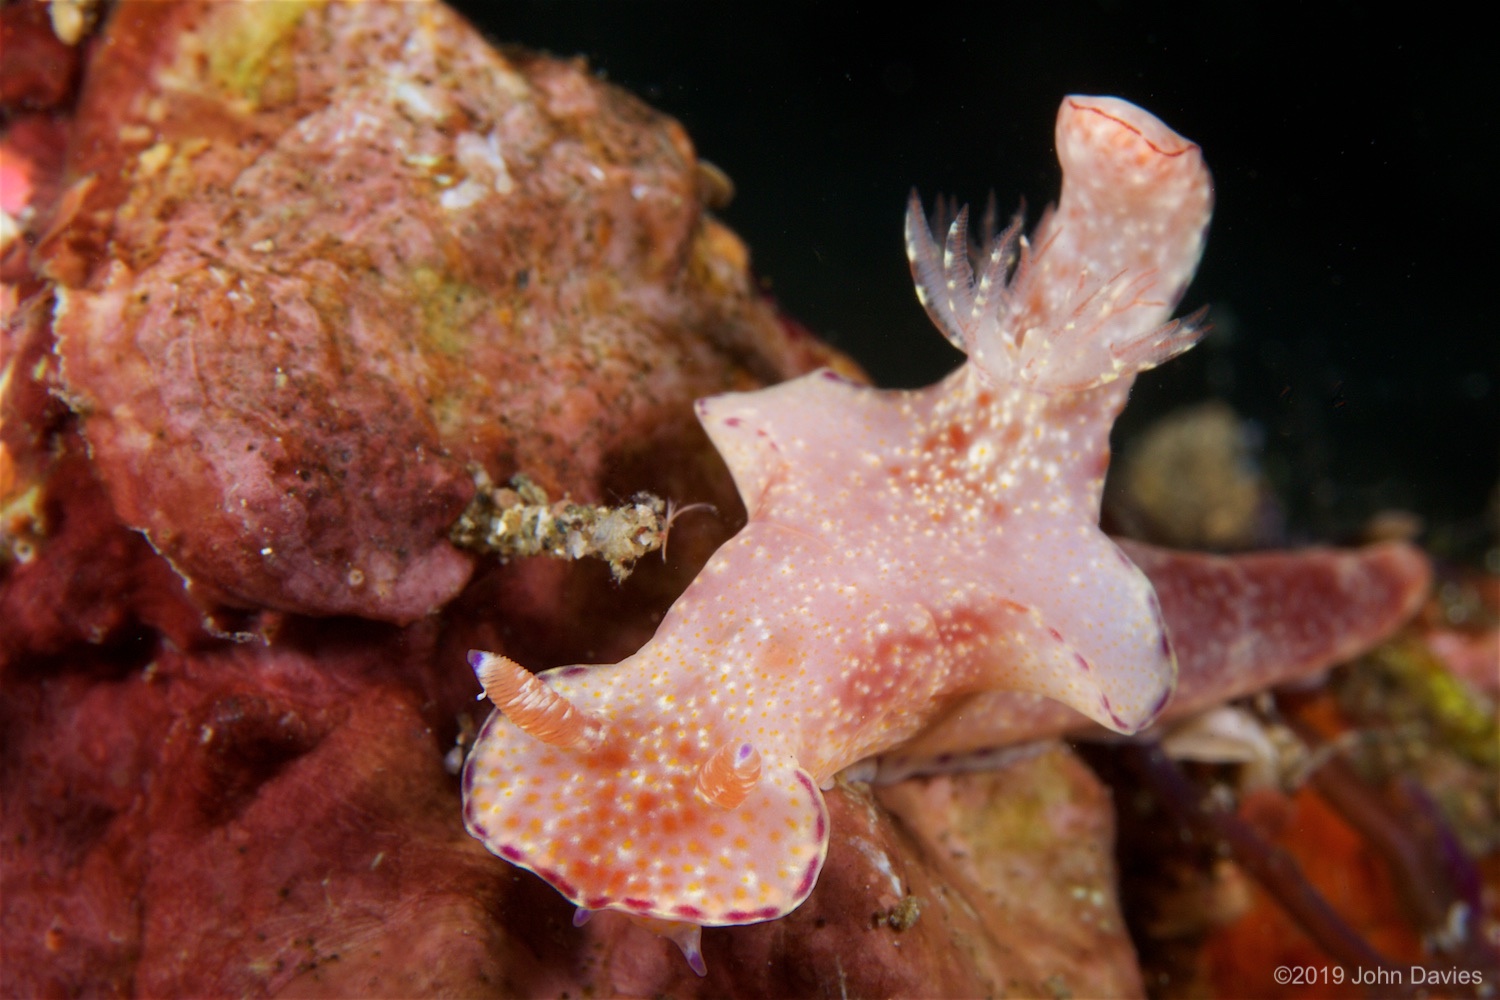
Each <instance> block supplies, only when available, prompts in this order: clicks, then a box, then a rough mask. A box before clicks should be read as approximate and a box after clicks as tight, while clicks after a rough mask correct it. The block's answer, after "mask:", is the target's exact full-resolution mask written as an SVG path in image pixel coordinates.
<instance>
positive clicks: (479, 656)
mask: <svg viewBox="0 0 1500 1000" xmlns="http://www.w3.org/2000/svg"><path fill="white" fill-rule="evenodd" d="M469 665H470V666H472V667H473V668H474V673H475V674H476V675H477V676H478V677H479V684H480V686H481V687H483V688H484V693H485V696H486V697H488V698H489V699H490V701H492V702H494V704H495V707H496V708H497V709H499V710H500V711H501V712H503V713H504V714H505V716H506V717H507V718H509V719H510V721H512V722H514V723H515V724H516V728H517V729H519V730H521V731H522V732H523V733H525V734H526V735H528V736H530V737H532V738H533V739H536V740H540V741H541V742H543V743H545V744H547V745H548V746H554V747H559V748H563V749H571V748H580V747H587V746H590V745H592V744H595V743H597V742H598V740H599V737H600V736H601V734H602V732H603V726H602V725H601V724H600V723H599V721H598V720H596V719H593V718H591V717H590V716H589V715H588V714H587V713H585V712H582V711H580V710H579V709H577V708H576V707H574V705H573V703H572V702H570V701H568V699H566V698H564V697H563V696H562V695H560V694H558V693H557V692H556V691H553V690H552V689H551V688H549V687H548V686H547V685H546V684H544V683H542V682H541V681H539V680H537V678H536V676H535V675H533V674H532V673H531V672H530V671H528V670H527V669H526V668H525V667H523V666H521V665H520V664H519V663H517V662H516V661H515V660H512V659H511V658H510V657H508V656H501V655H500V654H498V653H486V652H484V651H483V650H479V649H474V650H470V651H469Z"/></svg>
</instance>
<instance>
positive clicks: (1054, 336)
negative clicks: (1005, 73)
mask: <svg viewBox="0 0 1500 1000" xmlns="http://www.w3.org/2000/svg"><path fill="white" fill-rule="evenodd" d="M1057 151H1058V159H1059V161H1060V162H1061V163H1062V167H1063V189H1062V195H1061V197H1060V198H1059V199H1058V203H1057V206H1056V208H1055V209H1053V210H1052V211H1050V212H1048V213H1047V214H1046V215H1044V217H1043V219H1042V221H1041V223H1040V224H1039V225H1038V226H1037V230H1036V233H1035V236H1034V238H1033V240H1032V241H1031V242H1030V243H1028V242H1027V241H1026V240H1024V239H1022V240H1020V241H1019V243H1018V241H1017V234H1018V232H1019V229H1018V226H1016V225H1012V227H1011V228H1010V229H1007V230H1006V232H1005V233H1004V234H1002V235H1001V236H1000V237H999V238H997V239H995V240H993V241H992V242H991V244H990V245H989V246H988V247H986V248H983V250H984V252H985V253H986V254H987V257H988V260H987V262H986V264H985V267H984V269H983V271H982V273H981V275H980V277H979V279H978V283H977V284H975V277H974V271H973V266H972V264H971V263H970V261H969V249H968V233H967V216H966V214H965V213H963V212H960V213H959V216H958V218H957V219H955V221H954V223H953V225H952V226H951V227H950V228H949V230H948V234H947V238H946V240H945V241H944V247H943V250H942V252H941V254H940V253H939V251H938V248H937V246H936V243H935V241H934V239H933V236H932V234H931V232H929V230H928V226H927V223H926V221H925V220H924V219H923V217H922V206H921V202H920V200H919V199H918V198H917V196H916V194H915V192H913V194H912V198H911V201H910V203H909V205H908V207H907V214H906V249H907V256H908V258H909V259H910V261H911V268H912V276H913V278H914V280H915V282H916V286H917V297H918V299H919V300H920V301H921V302H922V304H923V306H925V307H926V309H927V312H928V315H930V316H931V317H932V319H933V322H934V323H935V324H936V325H937V327H938V329H939V330H941V331H942V332H943V334H944V335H945V336H946V337H948V339H949V340H951V341H952V342H953V343H954V344H955V345H956V346H957V347H959V349H960V350H962V351H964V352H965V353H967V354H968V355H969V357H970V358H971V359H972V360H973V361H974V363H975V364H976V365H977V366H978V367H979V369H980V370H981V371H983V372H985V373H986V375H988V376H989V378H990V379H991V380H992V381H993V382H994V383H996V384H1005V383H1008V382H1012V381H1017V380H1019V381H1024V382H1027V383H1029V384H1030V385H1032V386H1033V387H1034V388H1036V389H1038V390H1040V391H1045V392H1082V391H1084V390H1087V389H1090V388H1093V387H1095V386H1098V385H1103V384H1105V383H1107V382H1112V381H1114V380H1115V379H1118V378H1126V377H1129V376H1132V375H1135V374H1136V373H1138V372H1141V371H1144V370H1145V369H1147V368H1152V367H1154V366H1156V365H1159V364H1161V363H1162V362H1164V361H1166V360H1168V359H1170V358H1172V357H1175V356H1176V355H1177V354H1180V353H1181V352H1183V351H1185V350H1187V349H1188V348H1189V347H1191V346H1192V345H1193V344H1194V343H1196V342H1197V340H1198V339H1199V338H1200V337H1201V336H1202V334H1203V332H1204V330H1205V329H1206V328H1205V327H1204V326H1203V324H1202V323H1201V322H1200V320H1201V316H1199V317H1195V318H1192V319H1189V320H1185V321H1178V322H1175V323H1168V322H1167V319H1168V317H1169V316H1170V315H1171V313H1172V309H1173V308H1174V307H1175V306H1176V304H1177V302H1178V300H1179V299H1180V298H1181V297H1182V293H1183V291H1185V290H1186V287H1187V283H1188V280H1189V279H1190V278H1191V277H1192V274H1193V271H1194V269H1195V268H1196V267H1197V263H1198V258H1199V257H1200V256H1201V254H1202V251H1203V238H1204V232H1205V231H1206V229H1207V226H1208V221H1209V216H1210V215H1211V213H1212V207H1213V183H1212V180H1211V178H1210V176H1209V173H1208V168H1207V167H1206V166H1204V163H1203V157H1202V155H1201V154H1200V152H1199V150H1198V147H1197V146H1196V145H1195V144H1193V143H1191V142H1189V141H1187V140H1186V139H1184V138H1182V137H1181V136H1179V135H1178V134H1177V133H1175V132H1173V131H1172V130H1171V129H1169V128H1168V127H1167V126H1166V125H1164V124H1163V123H1162V122H1161V121H1160V120H1159V119H1157V118H1156V117H1154V116H1153V115H1151V114H1149V113H1147V112H1146V111H1143V110H1142V109H1140V108H1138V107H1136V106H1135V105H1133V104H1130V103H1128V102H1126V101H1122V100H1120V99H1118V98H1113V97H1083V96H1074V97H1069V98H1067V99H1066V100H1064V101H1063V105H1062V108H1061V110H1060V111H1059V112H1058V118H1057ZM1018 246H1019V252H1018V249H1017V248H1018ZM1033 247H1034V249H1033Z"/></svg>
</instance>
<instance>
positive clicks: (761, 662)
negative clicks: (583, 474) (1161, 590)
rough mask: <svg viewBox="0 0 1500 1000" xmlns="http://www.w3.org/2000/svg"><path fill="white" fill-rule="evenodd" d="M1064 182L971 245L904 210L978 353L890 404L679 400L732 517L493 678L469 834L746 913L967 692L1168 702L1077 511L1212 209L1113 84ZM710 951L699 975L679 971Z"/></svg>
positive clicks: (1070, 130)
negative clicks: (653, 620)
mask: <svg viewBox="0 0 1500 1000" xmlns="http://www.w3.org/2000/svg"><path fill="white" fill-rule="evenodd" d="M1056 138H1057V150H1058V156H1059V159H1060V160H1061V163H1062V168H1063V186H1062V194H1061V197H1060V200H1059V202H1058V204H1057V206H1056V207H1055V209H1053V210H1052V211H1051V212H1049V213H1048V214H1047V215H1046V216H1045V217H1044V218H1043V220H1042V221H1041V223H1040V224H1039V226H1038V227H1037V230H1036V232H1035V234H1034V236H1033V237H1032V238H1031V239H1030V240H1029V241H1028V240H1026V239H1023V238H1019V237H1018V231H1019V227H1018V226H1013V227H1012V228H1011V230H1010V231H1008V232H1007V233H1006V234H1005V235H1004V236H1002V237H1001V238H1000V239H998V240H996V241H995V242H994V244H993V245H992V246H991V247H988V248H986V255H985V257H983V258H982V259H980V260H978V261H976V262H971V260H970V251H969V242H968V236H967V233H966V229H965V219H964V217H963V216H960V218H959V220H958V221H957V222H955V224H954V226H953V228H952V229H951V230H950V231H949V233H948V234H947V238H946V240H945V245H944V247H943V248H942V249H941V250H939V248H938V247H937V245H936V244H935V243H934V241H933V239H932V237H931V236H930V235H929V233H928V230H927V227H926V223H925V222H924V220H923V219H922V217H921V211H920V204H919V203H917V202H916V200H915V198H914V199H913V202H912V205H911V209H910V211H909V213H908V216H907V248H908V255H909V256H910V258H911V264H912V272H913V275H914V277H915V279H916V282H917V289H918V294H919V297H920V298H921V300H922V302H923V304H924V305H925V306H926V307H927V310H928V312H929V313H930V314H931V316H932V318H933V320H934V321H935V322H936V323H937V325H938V327H939V329H941V330H942V331H943V332H944V333H945V335H947V336H948V337H949V338H950V339H952V340H953V341H954V343H955V344H957V345H958V346H959V347H960V348H961V349H963V350H964V351H965V352H966V353H967V354H968V356H969V360H968V362H967V363H966V364H964V365H963V366H962V367H960V368H959V369H958V370H957V371H955V372H954V373H953V374H952V375H950V376H949V377H947V378H946V379H944V380H943V381H942V382H940V383H938V384H937V385H935V386H932V387H930V388H927V389H923V390H918V391H881V390H876V389H871V388H867V387H863V386H859V385H855V384H853V383H851V382H848V381H846V380H844V379H842V378H840V377H839V376H837V375H835V374H834V373H832V372H830V371H827V370H824V371H819V372H814V373H812V374H810V375H807V376H805V377H803V378H800V379H797V380H795V381H792V382H788V383H785V384H783V385H779V386H775V387H772V388H769V389H765V390H761V391H759V392H749V393H733V394H728V395H724V396H717V397H714V398H711V399H705V400H701V401H700V402H699V403H698V416H699V419H700V420H701V421H702V423H703V425H704V427H705V428H706V429H707V431H708V433H709V436H710V437H711V438H712V440H713V442H714V444H715V446H716V447H717V448H718V449H719V451H720V453H721V454H722V455H723V456H724V459H725V461H726V462H727V463H728V465H729V467H730V471H731V473H732V474H733V476H734V480H735V485H736V486H737V487H738V489H739V492H740V495H741V497H742V498H743V499H744V502H745V507H746V509H747V511H748V512H749V523H748V524H747V525H746V526H745V528H744V529H743V530H742V531H741V532H740V533H739V534H738V535H736V536H735V537H734V538H733V539H731V540H730V541H729V542H728V543H726V544H725V545H724V546H723V548H721V549H720V550H719V551H718V552H717V553H716V554H715V555H714V556H713V558H712V559H711V560H710V561H709V563H708V564H707V566H706V567H705V568H704V570H703V572H702V573H701V574H700V575H699V576H698V578H697V579H696V580H695V581H694V582H693V583H692V585H691V586H690V587H689V588H688V589H687V591H686V592H685V593H684V594H683V595H682V597H681V598H680V599H679V600H678V601H677V603H676V604H675V605H673V607H672V608H671V610H670V611H669V612H668V613H667V615H666V617H665V618H664V619H663V620H662V623H661V626H660V628H659V629H658V630H657V632H656V635H655V636H654V637H653V638H652V639H651V641H650V642H649V643H647V644H646V646H644V647H643V648H642V649H641V650H640V651H639V652H637V653H636V654H635V655H633V656H631V657H629V658H628V659H626V660H624V661H622V662H621V663H618V664H614V665H606V666H573V667H564V668H560V669H557V670H551V671H547V672H546V673H543V674H541V675H538V678H537V680H536V681H535V682H534V685H535V686H534V687H533V686H532V684H533V682H531V679H530V678H529V676H520V675H521V674H524V671H522V670H521V668H520V667H518V666H516V665H515V664H514V663H512V662H511V661H509V660H506V659H505V658H503V657H497V656H491V655H490V654H475V657H474V660H473V662H474V665H475V667H476V669H477V670H478V671H479V672H480V674H481V677H483V678H485V680H484V686H485V689H486V691H487V692H489V691H492V690H493V691H494V692H496V700H497V703H498V710H497V711H496V712H495V713H493V714H492V715H491V717H490V719H489V721H488V722H487V723H486V724H485V726H484V729H483V732H482V733H481V734H480V737H479V740H478V742H477V743H476V744H475V747H474V749H473V752H472V753H471V754H470V756H469V759H468V762H467V764H466V766H465V769H464V782H463V784H464V799H465V821H466V823H467V825H468V828H469V830H470V831H471V832H472V833H473V834H474V835H475V836H476V837H478V838H479V839H481V840H482V841H483V842H484V843H485V845H486V846H487V847H489V849H490V850H491V851H493V852H494V853H496V854H498V855H499V856H500V857H502V858H505V859H506V860H508V861H510V862H512V863H514V864H517V865H520V866H522V867H524V868H528V869H530V870H532V871H534V872H536V873H537V874H538V875H540V876H541V877H542V878H544V879H546V880H547V881H548V882H549V883H551V884H552V885H553V886H554V887H556V888H557V889H558V891H559V892H561V893H562V894H563V895H564V896H566V897H567V898H569V899H570V900H572V901H573V902H575V903H576V904H577V905H578V906H580V907H582V908H586V909H588V910H596V909H614V910H620V911H622V912H624V913H627V914H631V915H634V916H637V917H641V918H647V919H648V920H651V921H667V922H671V923H669V924H668V925H667V926H668V927H670V928H675V932H674V933H673V936H674V937H676V938H677V939H678V941H679V943H681V944H682V946H683V948H684V951H686V952H687V953H688V954H689V958H690V960H692V959H693V958H694V957H695V956H696V951H697V940H696V935H697V928H698V927H699V926H704V925H726V924H744V923H751V922H755V921H761V920H768V919H772V918H775V917H779V916H782V915H783V914H785V913H787V912H789V911H791V910H792V909H794V908H795V907H796V906H798V905H799V904H800V903H801V902H802V901H803V900H804V899H805V898H806V897H807V895H808V893H809V892H810V891H811V890H812V887H813V884H814V883H815V881H816V880H817V877H818V872H819V869H820V868H821V866H822V863H823V859H824V855H825V852H826V851H827V846H828V812H827V809H826V807H825V805H824V801H823V796H822V794H821V792H820V791H819V789H820V788H827V787H828V786H829V785H830V784H831V782H832V781H833V777H834V775H835V774H837V773H838V772H839V771H840V770H842V769H843V768H845V767H847V766H849V765H850V764H853V763H855V762H857V761H860V760H864V759H866V758H869V757H872V756H875V755H878V754H881V753H884V752H886V751H888V750H890V749H892V748H894V747H899V746H900V745H901V744H902V743H903V741H905V740H907V739H909V738H910V737H912V736H913V735H915V734H917V733H918V732H921V731H922V730H923V729H924V727H926V726H928V725H929V723H931V722H932V721H933V720H935V719H937V718H938V717H940V716H941V715H942V714H943V713H944V712H945V711H947V710H949V709H950V708H951V707H952V706H953V705H955V704H957V703H958V702H959V701H960V700H961V699H965V698H968V697H970V696H973V695H975V694H977V693H979V692H984V691H991V690H1014V691H1024V692H1032V693H1035V694H1039V695H1043V696H1046V697H1048V698H1053V699H1056V700H1058V701H1061V702H1063V703H1065V704H1067V705H1069V706H1071V707H1072V708H1074V709H1076V710H1077V711H1079V712H1081V713H1083V714H1084V715H1086V716H1088V717H1089V718H1091V719H1093V720H1095V721H1096V722H1098V723H1100V724H1102V725H1104V726H1107V727H1109V728H1111V729H1114V730H1116V731H1119V732H1123V733H1132V732H1135V731H1137V730H1138V729H1140V728H1141V727H1142V726H1145V725H1147V724H1148V723H1150V722H1151V720H1152V719H1153V718H1155V717H1156V715H1157V714H1158V713H1159V712H1160V711H1161V709H1162V707H1163V705H1165V704H1166V702H1167V700H1168V698H1169V697H1170V696H1171V694H1172V690H1173V684H1174V681H1175V676H1176V663H1175V660H1174V657H1173V654H1172V650H1171V646H1170V644H1169V643H1168V641H1167V637H1166V632H1165V630H1164V627H1163V624H1162V618H1161V612H1160V608H1159V606H1158V604H1157V599H1156V595H1155V593H1154V591H1153V590H1152V587H1151V584H1150V583H1149V582H1148V580H1147V579H1146V577H1145V576H1144V575H1143V574H1142V573H1141V571H1140V570H1139V569H1138V568H1137V567H1136V566H1135V565H1134V564H1133V563H1132V562H1131V560H1130V559H1128V558H1127V557H1126V556H1125V555H1124V554H1123V553H1122V552H1121V550H1120V549H1119V548H1118V547H1117V546H1116V545H1115V544H1114V543H1113V542H1112V541H1110V540H1109V539H1108V538H1107V537H1106V536H1105V535H1104V534H1103V533H1102V532H1101V531H1100V530H1099V524H1098V521H1099V502H1100V494H1101V490H1102V487H1103V482H1104V474H1105V470H1106V468H1107V466H1108V460H1109V431H1110V427H1111V425H1112V424H1113V422H1114V419H1115V417H1116V415H1117V414H1118V412H1119V410H1120V408H1121V406H1123V404H1124V402H1125V398H1126V394H1127V392H1128V389H1129V385H1130V382H1131V381H1132V377H1133V376H1134V375H1135V374H1136V373H1137V372H1139V371H1141V370H1143V369H1146V368H1149V367H1151V366H1153V365H1156V364H1159V363H1161V362H1162V361H1164V360H1166V359H1167V358H1169V357H1172V356H1173V355H1175V354H1177V353H1179V352H1181V351H1183V350H1185V349H1186V348H1188V347H1190V346H1191V345H1192V343H1193V342H1194V341H1195V339H1196V338H1197V336H1198V331H1197V330H1196V329H1195V328H1194V327H1193V325H1192V324H1191V323H1169V322H1168V320H1169V318H1170V316H1171V312H1172V309H1173V307H1174V306H1175V305H1176V303H1177V301H1178V299H1179V298H1180V297H1181V295H1182V292H1183V290H1184V289H1185V288H1186V286H1187V283H1188V281H1189V280H1190V279H1191V277H1192V274H1193V271H1194V268H1195V267H1196V265H1197V262H1198V258H1199V255H1200V253H1201V250H1202V245H1203V238H1204V232H1205V229H1206V227H1207V224H1208V220H1209V215H1210V211H1211V204H1212V200H1213V195H1212V185H1211V182H1210V179H1209V173H1208V170H1207V168H1206V167H1205V166H1204V164H1203V159H1202V156H1201V155H1200V153H1199V150H1198V147H1197V146H1195V145H1194V144H1192V143H1191V142H1188V141H1187V140H1185V139H1183V138H1181V137H1180V136H1178V135H1177V134H1175V133H1174V132H1172V131H1171V130H1170V129H1168V128H1167V127H1166V126H1165V125H1163V124H1162V123H1161V122H1160V121H1158V120H1157V119H1155V118H1154V117H1152V116H1151V115H1149V114H1147V113H1146V112H1145V111H1142V110H1141V109H1140V108H1137V107H1135V106H1134V105H1131V104H1129V103H1127V102H1125V101H1122V100H1119V99H1116V98H1109V97H1069V98H1067V99H1066V100H1064V101H1063V104H1062V108H1061V110H1060V112H1059V114H1058V120H1057V136H1056ZM701 964H702V960H701V957H698V958H697V961H696V962H695V963H694V967H695V968H699V967H701Z"/></svg>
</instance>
